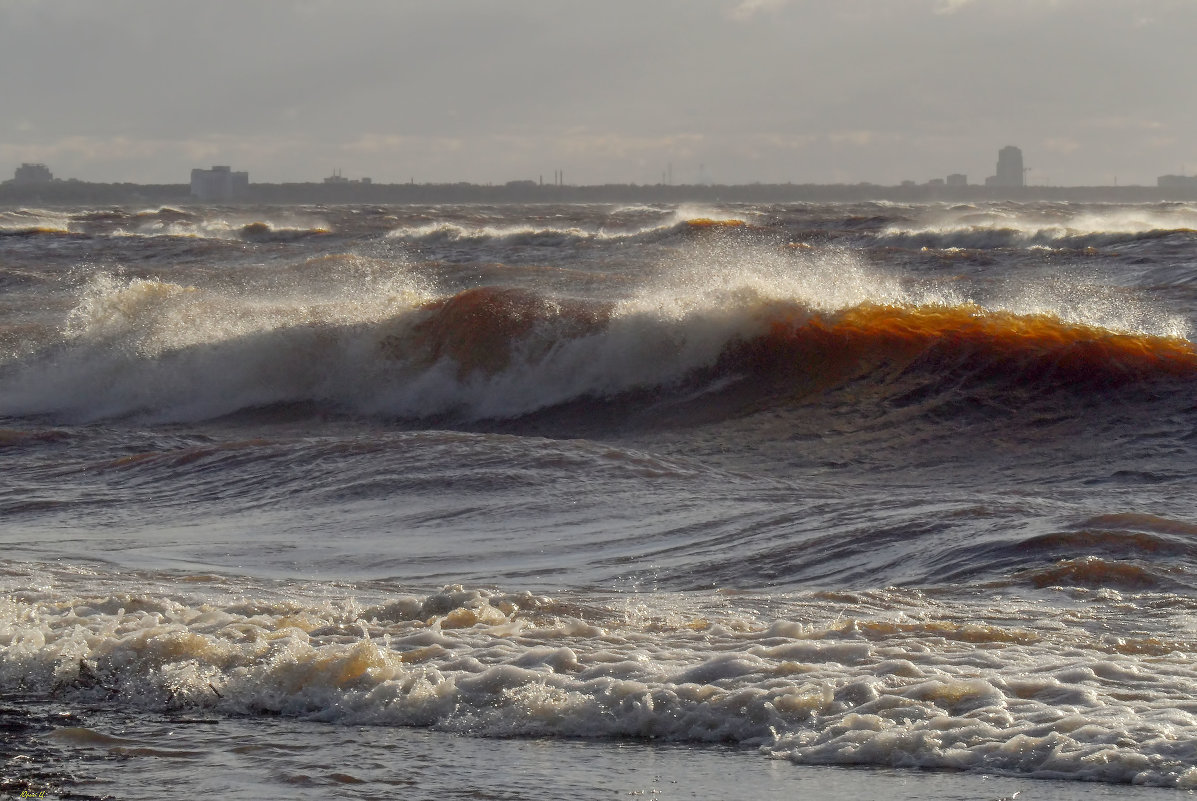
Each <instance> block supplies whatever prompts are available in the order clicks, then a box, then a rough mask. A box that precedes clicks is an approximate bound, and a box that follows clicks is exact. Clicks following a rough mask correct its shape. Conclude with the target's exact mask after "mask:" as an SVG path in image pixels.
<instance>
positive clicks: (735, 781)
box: [0, 201, 1197, 801]
mask: <svg viewBox="0 0 1197 801" xmlns="http://www.w3.org/2000/svg"><path fill="white" fill-rule="evenodd" d="M1195 325H1197V204H1194V203H1147V204H1101V203H1081V202H1047V201H1042V202H1040V201H1037V202H1021V203H1018V202H983V203H982V202H978V203H965V204H951V203H922V204H903V203H890V202H884V203H883V202H877V203H838V204H834V203H795V204H768V205H765V204H719V203H711V204H708V205H703V206H686V205H677V204H669V205H654V204H646V205H634V204H632V205H612V204H537V205H519V204H507V205H484V204H453V205H396V206H368V205H328V206H321V205H310V206H250V205H240V206H231V205H230V206H213V205H196V206H182V207H179V208H171V207H162V208H136V207H132V206H128V207H102V208H96V207H74V208H16V207H10V208H6V209H0V479H2V480H0V794H7V795H9V796H12V797H20V796H21V795H22V794H25V795H26V796H28V795H30V794H40V797H47V798H50V797H57V798H76V799H79V798H83V799H92V798H114V799H179V800H180V801H192V800H193V799H196V798H219V799H255V800H259V799H263V798H295V799H329V798H370V799H384V798H405V799H433V798H435V799H475V800H477V799H496V800H502V801H514V800H515V799H538V800H539V799H558V798H562V799H564V798H568V799H571V800H572V799H578V800H579V801H590V800H591V799H613V798H618V797H631V796H644V797H647V798H653V799H682V798H686V799H689V798H702V799H707V798H710V799H734V798H752V799H766V800H768V799H783V798H784V799H793V798H815V799H821V798H835V799H837V801H852V800H853V799H924V798H930V799H961V800H963V799H969V800H972V799H981V800H982V801H999V799H1004V800H1005V801H1009V800H1010V799H1014V798H1018V799H1019V801H1030V799H1078V800H1079V799H1084V800H1085V801H1095V800H1097V799H1135V800H1136V801H1157V800H1160V799H1174V798H1179V797H1181V796H1182V795H1186V794H1188V793H1189V792H1191V790H1192V788H1195V787H1197V493H1195V491H1194V490H1195V489H1197V487H1195V483H1194V478H1193V472H1194V467H1195V466H1197V397H1195V390H1197V346H1195V344H1194V342H1195V341H1197V328H1195Z"/></svg>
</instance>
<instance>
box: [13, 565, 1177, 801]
mask: <svg viewBox="0 0 1197 801" xmlns="http://www.w3.org/2000/svg"><path fill="white" fill-rule="evenodd" d="M6 581H7V582H8V583H9V585H10V586H9V587H8V588H7V589H8V591H9V594H8V595H7V596H6V597H5V598H4V599H3V601H0V645H2V646H3V648H2V650H0V689H3V691H6V692H13V691H16V690H17V689H18V688H19V689H20V690H21V691H22V692H24V693H27V694H29V693H32V694H34V695H44V696H52V697H55V698H59V699H63V700H68V701H71V702H74V703H108V704H114V705H116V706H120V707H126V708H130V709H137V710H163V709H178V708H203V709H209V710H212V711H215V712H223V713H227V714H233V715H246V714H248V715H254V714H260V713H272V714H274V713H277V714H284V715H293V716H300V717H304V718H310V719H316V720H325V721H329V722H333V723H338V724H344V725H361V724H378V725H405V726H413V725H414V726H433V727H436V728H440V729H445V730H451V731H462V732H470V733H475V734H482V735H492V736H508V735H536V736H564V737H637V738H642V737H647V738H658V739H666V740H673V741H698V742H711V741H727V742H734V743H738V744H741V745H757V746H759V747H760V748H761V750H762V752H763V753H765V754H767V755H771V756H775V757H780V758H786V759H791V760H793V761H795V762H800V763H804V764H857V765H874V766H896V767H920V768H952V769H963V770H974V771H985V772H991V773H992V772H999V773H1006V774H1011V775H1022V776H1037V777H1050V778H1067V779H1084V780H1097V781H1110V782H1133V783H1137V784H1153V785H1163V786H1174V787H1191V786H1194V784H1195V783H1197V782H1195V780H1197V770H1195V769H1194V768H1193V767H1192V765H1193V764H1194V760H1195V759H1197V745H1194V743H1197V706H1194V703H1193V701H1192V698H1193V696H1194V693H1195V692H1197V669H1195V668H1194V666H1193V664H1192V660H1191V659H1189V657H1188V653H1187V651H1186V650H1185V649H1184V648H1183V647H1181V645H1182V644H1179V643H1178V644H1177V645H1178V647H1177V649H1175V650H1172V651H1168V650H1167V649H1160V648H1156V649H1153V652H1152V654H1151V655H1147V654H1145V653H1143V652H1142V649H1138V650H1136V649H1135V648H1134V647H1133V644H1128V645H1127V646H1126V647H1119V646H1118V645H1117V644H1116V643H1113V642H1112V641H1110V640H1109V639H1108V638H1105V637H1102V636H1099V635H1094V634H1093V633H1091V630H1092V629H1093V628H1095V627H1096V628H1097V629H1101V628H1103V627H1108V625H1109V623H1108V621H1109V618H1108V617H1106V615H1107V613H1108V612H1109V611H1110V610H1106V609H1105V607H1106V605H1107V604H1106V603H1104V602H1102V601H1100V600H1098V599H1097V598H1096V597H1095V598H1092V599H1089V605H1087V606H1085V607H1074V611H1073V612H1072V613H1070V615H1069V616H1053V617H1052V618H1051V619H1050V620H1045V619H1044V618H1043V616H1042V608H1041V607H1040V606H1038V605H1036V604H1034V603H1026V602H1021V601H1018V600H1015V599H992V600H990V601H988V602H986V603H987V605H986V606H975V605H973V604H970V603H968V602H964V603H961V602H960V601H959V600H958V599H957V600H956V601H953V602H951V603H946V604H940V603H937V602H934V601H931V600H929V599H928V598H926V597H925V596H923V595H921V594H919V593H917V592H911V593H903V592H900V591H893V590H891V591H886V592H884V593H872V594H868V595H867V597H861V598H860V599H859V601H857V602H848V603H845V602H844V601H843V599H842V597H840V598H837V600H836V601H835V602H834V604H829V602H825V601H821V600H820V599H819V597H818V596H817V595H808V594H801V595H795V596H790V597H788V598H779V597H773V598H771V599H770V600H769V603H768V604H767V606H768V607H769V608H771V609H773V610H774V611H773V612H772V613H771V614H772V615H775V616H774V617H770V616H765V615H763V614H762V613H760V612H757V611H754V610H755V609H756V608H758V599H754V598H753V597H751V596H743V597H741V598H739V599H738V600H736V601H735V602H733V601H732V600H731V599H729V598H728V597H727V596H697V595H692V596H663V595H642V596H636V598H635V601H636V605H635V608H634V609H633V608H632V607H630V606H628V605H625V604H623V603H622V602H621V601H620V599H618V598H615V597H606V598H604V597H601V596H600V597H589V598H588V597H583V596H579V597H566V598H560V599H554V598H548V597H543V596H535V595H532V594H529V593H503V592H495V591H484V590H470V589H465V588H461V587H446V588H445V589H444V590H443V591H441V592H437V593H433V594H430V595H407V596H398V597H396V596H388V595H385V594H380V593H379V592H378V591H377V590H366V589H364V588H358V590H357V591H355V594H354V596H352V597H347V596H345V595H343V594H342V593H343V591H342V590H338V589H336V588H331V587H318V586H311V585H303V586H294V587H290V588H283V587H281V586H277V585H276V586H275V587H274V588H273V589H271V588H267V587H255V586H253V584H252V583H251V582H249V581H248V580H241V581H239V582H236V583H233V584H231V585H230V583H229V582H228V581H227V580H220V581H219V582H216V583H215V584H213V585H212V586H209V587H205V586H204V581H203V580H202V579H197V580H195V581H192V582H189V587H188V588H186V589H180V588H179V586H178V585H177V582H176V583H173V584H172V582H171V580H170V579H163V580H161V581H155V580H153V579H147V578H146V577H142V578H141V580H140V581H139V583H137V584H133V583H129V584H121V583H120V582H118V581H104V580H102V579H100V578H98V577H91V576H86V575H69V574H67V573H64V572H63V571H61V570H55V569H50V570H47V571H41V572H40V573H39V579H38V580H37V581H26V582H25V586H24V587H18V586H13V585H14V584H15V583H17V582H19V581H21V580H20V579H19V578H18V579H15V580H14V578H12V577H11V576H10V577H9V578H8V579H6ZM1144 602H1145V603H1154V601H1152V600H1151V599H1145V600H1144ZM1127 603H1128V599H1126V598H1125V597H1124V598H1122V599H1120V600H1119V601H1118V602H1117V603H1116V604H1115V606H1117V607H1118V610H1119V611H1118V612H1117V613H1115V614H1121V615H1125V613H1126V609H1125V608H1126V606H1127ZM1132 603H1133V602H1132ZM986 621H992V622H986ZM1098 621H1100V622H1101V623H1100V625H1097V623H1098Z"/></svg>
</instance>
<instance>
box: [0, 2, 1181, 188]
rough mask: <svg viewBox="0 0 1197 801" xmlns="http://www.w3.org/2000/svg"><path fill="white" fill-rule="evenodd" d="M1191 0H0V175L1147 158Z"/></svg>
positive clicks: (449, 177) (684, 173) (290, 174)
mask: <svg viewBox="0 0 1197 801" xmlns="http://www.w3.org/2000/svg"><path fill="white" fill-rule="evenodd" d="M1195 34H1197V0H587V2H581V0H295V1H294V2H283V0H228V1H226V0H103V1H102V2H101V1H100V0H0V178H6V177H9V176H10V175H11V171H12V170H13V169H15V168H16V167H17V166H18V165H20V164H21V163H22V162H44V163H46V164H47V165H48V166H49V167H50V169H51V170H52V171H53V172H54V174H55V176H56V177H59V178H77V179H80V180H85V181H105V182H107V181H133V182H137V183H186V182H187V181H188V180H189V178H190V170H191V168H192V167H206V166H210V165H213V164H229V165H232V166H233V168H234V169H237V170H247V171H248V172H249V176H250V181H251V182H284V181H319V180H321V179H322V178H324V177H326V176H329V175H331V174H332V173H333V171H334V170H339V171H340V173H341V174H342V175H344V176H346V177H348V178H360V177H363V176H368V177H370V178H372V179H373V180H374V181H375V182H383V183H393V182H404V181H409V180H414V181H415V182H417V183H425V182H432V183H442V182H456V181H470V182H475V183H488V182H491V183H503V182H506V181H510V180H520V179H532V180H540V179H541V178H542V177H543V179H544V181H545V182H546V183H547V182H551V181H552V180H553V177H554V175H555V173H556V171H558V170H560V171H562V174H563V177H564V180H565V182H566V183H570V184H598V183H638V184H652V183H658V182H660V181H661V180H662V178H663V176H664V175H665V174H666V172H667V170H669V169H670V168H671V169H672V176H673V182H674V183H679V184H681V183H698V182H713V183H750V182H762V183H784V182H787V181H792V182H794V183H856V182H873V183H879V184H896V183H899V182H901V181H903V180H913V181H917V182H919V183H922V182H925V181H927V180H929V179H931V178H942V177H944V176H946V175H948V174H949V173H964V174H966V175H967V176H968V180H969V182H970V183H981V182H983V181H984V179H985V177H986V176H989V175H992V174H994V167H995V163H996V160H997V152H998V150H999V149H1000V148H1001V147H1003V146H1005V145H1016V146H1018V147H1020V148H1021V149H1022V151H1023V156H1024V161H1025V164H1026V166H1027V167H1029V170H1028V172H1027V181H1028V183H1030V184H1032V185H1040V184H1047V185H1108V184H1113V183H1119V184H1149V185H1153V184H1154V183H1155V180H1156V177H1157V176H1159V175H1163V174H1178V173H1181V172H1182V171H1183V172H1185V173H1187V174H1193V173H1194V172H1197V102H1194V99H1195V98H1194V92H1193V90H1192V86H1193V84H1194V82H1197V46H1194V35H1195Z"/></svg>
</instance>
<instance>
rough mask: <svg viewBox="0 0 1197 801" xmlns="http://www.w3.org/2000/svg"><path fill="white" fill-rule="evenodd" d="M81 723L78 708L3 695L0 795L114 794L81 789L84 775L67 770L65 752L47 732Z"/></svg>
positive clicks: (88, 797) (87, 800) (97, 800)
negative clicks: (67, 707) (64, 707)
mask: <svg viewBox="0 0 1197 801" xmlns="http://www.w3.org/2000/svg"><path fill="white" fill-rule="evenodd" d="M80 725H83V718H82V717H81V716H80V715H79V714H77V713H75V712H70V711H64V710H61V709H56V708H53V707H47V706H46V704H45V703H44V702H41V701H33V702H30V701H26V700H24V699H13V698H5V699H0V798H21V797H26V798H29V797H34V798H61V799H82V800H84V801H101V800H105V801H106V800H107V799H112V798H114V797H113V796H110V795H104V796H99V795H93V794H90V793H86V792H81V791H80V790H79V786H80V785H81V784H82V783H83V779H82V777H80V776H78V775H76V774H75V773H72V772H71V771H70V770H68V768H67V766H66V757H65V754H64V753H63V752H62V751H61V750H60V749H58V748H57V747H55V746H54V745H52V744H51V743H50V742H49V740H48V739H47V738H46V736H45V735H47V734H49V733H50V732H52V731H54V730H55V729H60V728H63V727H67V726H80Z"/></svg>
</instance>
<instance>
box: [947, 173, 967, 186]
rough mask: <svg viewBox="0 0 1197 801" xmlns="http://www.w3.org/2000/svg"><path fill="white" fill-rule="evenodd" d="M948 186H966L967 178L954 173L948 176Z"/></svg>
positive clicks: (961, 174)
mask: <svg viewBox="0 0 1197 801" xmlns="http://www.w3.org/2000/svg"><path fill="white" fill-rule="evenodd" d="M948 186H968V176H967V175H965V174H964V173H959V172H954V173H952V174H951V175H949V176H948Z"/></svg>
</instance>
